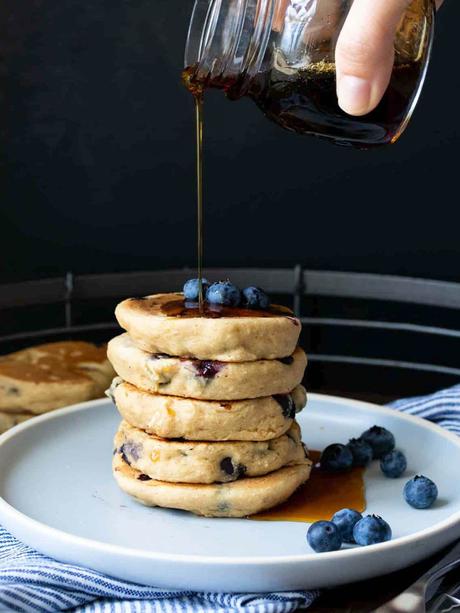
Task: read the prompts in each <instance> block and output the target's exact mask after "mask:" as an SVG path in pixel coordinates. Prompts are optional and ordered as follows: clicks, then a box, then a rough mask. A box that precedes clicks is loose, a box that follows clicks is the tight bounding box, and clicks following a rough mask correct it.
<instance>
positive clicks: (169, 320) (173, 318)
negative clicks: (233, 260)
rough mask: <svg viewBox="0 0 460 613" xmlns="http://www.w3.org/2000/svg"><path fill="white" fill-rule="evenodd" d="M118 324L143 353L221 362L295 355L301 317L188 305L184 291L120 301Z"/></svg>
mask: <svg viewBox="0 0 460 613" xmlns="http://www.w3.org/2000/svg"><path fill="white" fill-rule="evenodd" d="M115 315H116V318H117V320H118V323H119V324H120V326H121V327H122V328H124V329H125V330H126V331H127V332H128V333H129V335H130V337H131V338H132V340H133V342H134V343H135V344H136V345H137V346H138V347H139V348H140V349H143V350H144V351H148V352H150V353H164V354H168V355H171V356H179V357H191V358H197V359H199V360H219V361H221V362H249V361H253V360H263V359H266V360H273V359H276V358H284V357H286V356H289V355H291V354H292V353H293V352H294V349H295V347H296V345H297V341H298V339H299V335H300V328H301V326H300V321H299V320H298V319H297V318H296V317H294V316H293V314H292V312H291V311H290V310H289V309H287V308H285V307H280V306H275V305H274V306H272V307H270V309H269V310H266V311H258V310H253V309H241V308H234V307H220V306H214V305H209V304H206V305H205V308H204V311H203V312H200V311H199V309H198V308H197V307H195V308H186V305H185V303H184V296H183V295H182V294H156V295H153V296H146V297H144V298H129V299H128V300H124V301H123V302H121V303H120V304H119V305H118V306H117V308H116V310H115Z"/></svg>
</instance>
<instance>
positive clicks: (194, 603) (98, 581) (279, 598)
mask: <svg viewBox="0 0 460 613" xmlns="http://www.w3.org/2000/svg"><path fill="white" fill-rule="evenodd" d="M390 406H391V407H392V408H394V409H397V410H399V411H405V412H407V413H410V414H412V415H418V416H420V417H424V418H426V419H429V420H431V421H433V422H436V423H437V424H439V425H441V426H443V427H445V428H447V429H449V430H451V431H452V432H455V433H456V434H459V435H460V385H456V386H455V387H451V388H449V389H447V390H443V391H441V392H437V393H435V394H432V395H430V396H422V397H418V398H409V399H405V400H398V401H396V402H393V403H392V404H391V405H390ZM317 596H318V592H317V591H308V592H307V591H305V592H283V593H273V594H220V593H197V592H188V591H183V590H161V589H155V588H151V587H146V586H143V585H136V584H133V583H127V582H125V581H119V580H118V579H113V578H112V577H107V576H105V575H102V574H101V573H98V572H96V571H94V570H90V569H86V568H82V567H79V566H75V565H72V564H62V563H60V562H56V561H55V560H52V559H51V558H48V557H46V556H44V555H42V554H40V553H38V552H37V551H34V550H32V549H30V547H27V546H26V545H24V544H22V543H20V542H19V541H17V540H16V539H15V538H14V537H13V536H11V535H10V534H9V533H8V532H7V531H6V530H5V529H3V528H1V526H0V612H2V613H3V612H5V611H19V612H20V613H37V612H39V613H50V612H55V611H73V612H74V613H141V612H142V613H290V611H295V610H296V609H298V608H299V607H308V606H310V605H311V604H312V602H313V601H314V600H315V598H316V597H317Z"/></svg>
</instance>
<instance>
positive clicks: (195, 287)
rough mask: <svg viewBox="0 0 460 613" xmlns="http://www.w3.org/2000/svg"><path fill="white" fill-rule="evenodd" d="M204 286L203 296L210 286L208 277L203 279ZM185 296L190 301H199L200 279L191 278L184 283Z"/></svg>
mask: <svg viewBox="0 0 460 613" xmlns="http://www.w3.org/2000/svg"><path fill="white" fill-rule="evenodd" d="M201 283H202V286H203V296H205V295H206V292H207V290H208V287H209V281H208V280H207V279H202V280H201ZM183 292H184V298H185V300H187V301H189V302H198V298H199V295H200V281H199V279H189V280H188V281H186V282H185V284H184V289H183Z"/></svg>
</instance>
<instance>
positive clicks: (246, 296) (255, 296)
mask: <svg viewBox="0 0 460 613" xmlns="http://www.w3.org/2000/svg"><path fill="white" fill-rule="evenodd" d="M242 294H243V306H245V307H246V308H247V309H268V307H269V306H270V298H269V297H268V296H267V294H266V293H265V292H264V290H263V289H260V287H254V286H251V287H246V288H245V289H244V290H243V291H242Z"/></svg>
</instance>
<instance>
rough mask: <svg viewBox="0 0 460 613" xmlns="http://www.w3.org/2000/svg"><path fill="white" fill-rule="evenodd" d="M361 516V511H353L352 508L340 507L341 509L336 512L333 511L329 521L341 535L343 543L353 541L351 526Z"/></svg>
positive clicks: (352, 526) (353, 525)
mask: <svg viewBox="0 0 460 613" xmlns="http://www.w3.org/2000/svg"><path fill="white" fill-rule="evenodd" d="M362 518H363V516H362V515H361V513H358V511H355V510H354V509H342V510H341V511H337V513H335V515H334V516H333V518H332V519H331V521H332V523H333V524H335V525H336V526H337V528H338V529H339V532H340V536H341V537H342V541H343V542H344V543H354V542H355V539H354V538H353V528H354V527H355V524H356V523H357V522H359V520H360V519H362Z"/></svg>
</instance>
